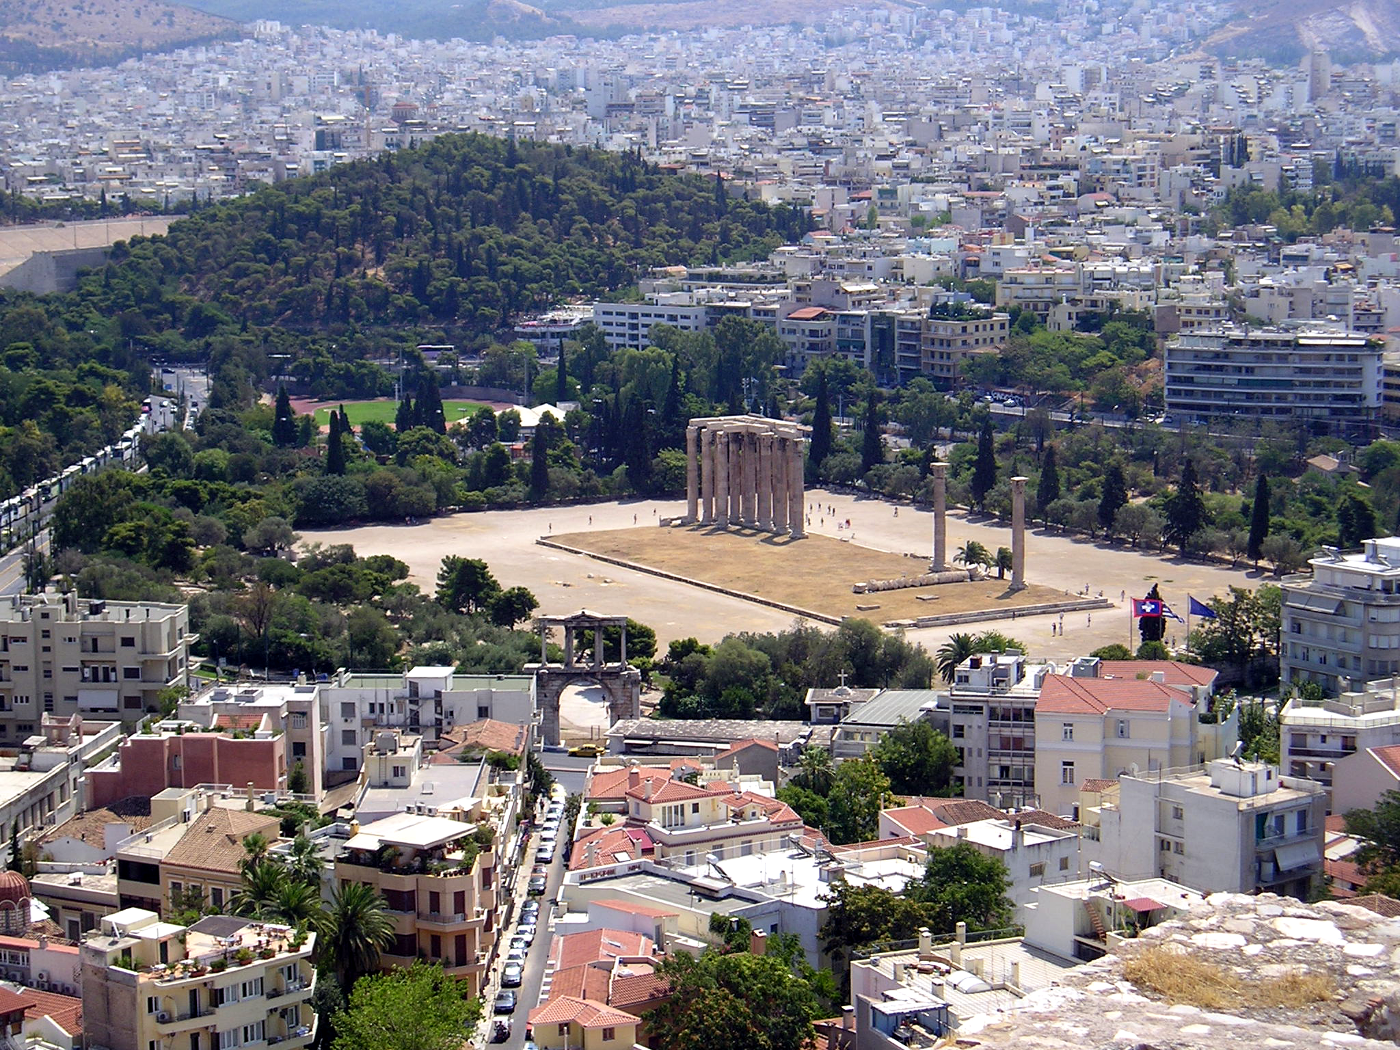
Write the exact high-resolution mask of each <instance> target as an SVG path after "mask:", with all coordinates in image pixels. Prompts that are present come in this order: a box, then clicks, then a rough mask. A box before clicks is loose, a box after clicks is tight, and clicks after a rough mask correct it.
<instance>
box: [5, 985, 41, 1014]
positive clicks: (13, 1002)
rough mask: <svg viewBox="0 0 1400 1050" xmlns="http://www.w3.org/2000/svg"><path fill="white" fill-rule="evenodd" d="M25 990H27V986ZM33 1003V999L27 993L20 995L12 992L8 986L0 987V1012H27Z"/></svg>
mask: <svg viewBox="0 0 1400 1050" xmlns="http://www.w3.org/2000/svg"><path fill="white" fill-rule="evenodd" d="M25 991H26V992H27V991H29V989H28V988H26V989H25ZM33 1005H34V1000H33V999H31V998H30V997H29V996H28V995H20V994H18V993H17V992H12V991H10V990H9V989H8V988H0V1014H17V1013H20V1012H25V1013H28V1011H29V1008H30V1007H31V1006H33Z"/></svg>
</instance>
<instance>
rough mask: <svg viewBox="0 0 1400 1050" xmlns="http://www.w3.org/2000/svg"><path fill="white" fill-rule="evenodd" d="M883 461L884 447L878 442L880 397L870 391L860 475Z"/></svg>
mask: <svg viewBox="0 0 1400 1050" xmlns="http://www.w3.org/2000/svg"><path fill="white" fill-rule="evenodd" d="M884 461H885V446H884V444H882V443H881V441H880V395H879V394H878V393H877V392H876V391H875V390H873V389H872V390H871V391H870V396H869V397H868V398H866V401H865V432H864V433H863V434H862V435H861V443H860V473H861V476H862V477H863V476H865V475H866V474H868V473H870V471H872V470H873V469H875V468H876V467H877V466H879V465H880V464H881V463H883V462H884Z"/></svg>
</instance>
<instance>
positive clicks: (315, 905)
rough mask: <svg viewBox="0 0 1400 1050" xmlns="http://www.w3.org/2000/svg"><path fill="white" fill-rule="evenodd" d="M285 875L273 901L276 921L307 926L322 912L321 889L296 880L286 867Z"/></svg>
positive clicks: (289, 924)
mask: <svg viewBox="0 0 1400 1050" xmlns="http://www.w3.org/2000/svg"><path fill="white" fill-rule="evenodd" d="M283 875H284V878H283V880H282V885H281V886H279V887H278V888H277V896H276V898H275V899H274V900H273V902H272V905H273V908H274V910H275V911H276V921H278V922H282V923H286V924H287V925H288V926H298V927H300V926H305V925H307V924H308V923H310V922H312V921H313V920H314V919H315V918H316V916H317V915H319V914H320V913H321V891H320V889H319V888H318V887H316V886H308V885H307V884H306V883H304V882H296V881H294V880H293V879H292V878H291V873H290V872H288V871H287V870H286V869H285V868H284V869H283Z"/></svg>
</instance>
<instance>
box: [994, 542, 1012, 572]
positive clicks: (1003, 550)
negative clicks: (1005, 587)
mask: <svg viewBox="0 0 1400 1050" xmlns="http://www.w3.org/2000/svg"><path fill="white" fill-rule="evenodd" d="M996 566H997V579H999V580H1004V579H1006V570H1007V569H1009V568H1011V548H1010V547H998V548H997V556H996Z"/></svg>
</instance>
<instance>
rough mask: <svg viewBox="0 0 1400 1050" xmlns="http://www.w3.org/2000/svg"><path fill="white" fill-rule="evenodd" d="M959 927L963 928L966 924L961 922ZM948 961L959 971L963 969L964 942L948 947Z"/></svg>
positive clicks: (956, 942)
mask: <svg viewBox="0 0 1400 1050" xmlns="http://www.w3.org/2000/svg"><path fill="white" fill-rule="evenodd" d="M958 925H959V926H962V925H964V924H963V923H961V922H960V923H958ZM948 961H949V962H950V963H952V964H953V965H954V966H956V967H957V968H958V969H959V970H961V969H962V941H954V942H953V943H952V944H950V945H949V946H948Z"/></svg>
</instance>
